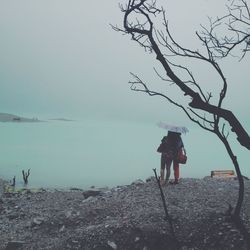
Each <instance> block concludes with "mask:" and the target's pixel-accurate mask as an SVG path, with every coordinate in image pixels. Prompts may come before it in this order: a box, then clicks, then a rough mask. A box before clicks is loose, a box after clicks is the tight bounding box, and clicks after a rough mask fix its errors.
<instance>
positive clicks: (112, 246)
mask: <svg viewBox="0 0 250 250" xmlns="http://www.w3.org/2000/svg"><path fill="white" fill-rule="evenodd" d="M108 245H109V246H110V247H111V248H113V249H117V245H116V244H115V242H113V241H108Z"/></svg>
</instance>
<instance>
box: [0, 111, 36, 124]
mask: <svg viewBox="0 0 250 250" xmlns="http://www.w3.org/2000/svg"><path fill="white" fill-rule="evenodd" d="M0 122H41V120H38V118H26V117H21V116H18V115H12V114H8V113H0Z"/></svg>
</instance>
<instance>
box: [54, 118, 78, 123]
mask: <svg viewBox="0 0 250 250" xmlns="http://www.w3.org/2000/svg"><path fill="white" fill-rule="evenodd" d="M50 120H54V121H62V122H73V121H74V120H71V119H67V118H53V119H50Z"/></svg>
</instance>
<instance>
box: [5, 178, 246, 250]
mask: <svg viewBox="0 0 250 250" xmlns="http://www.w3.org/2000/svg"><path fill="white" fill-rule="evenodd" d="M1 186H3V183H2V184H1V182H0V187H1ZM3 191H4V190H3V189H2V193H1V190H0V249H29V250H31V249H36V250H38V249H58V250H59V249H60V250H63V249H84V250H85V249H86V250H88V249H98V250H108V249H110V250H112V249H118V250H119V249H121V250H123V249H124V250H126V249H131V250H132V249H141V250H161V249H174V248H175V246H176V241H175V239H174V237H173V235H172V234H171V230H170V226H169V223H168V221H166V220H165V213H164V210H163V204H162V200H161V196H160V191H159V188H158V185H157V182H156V180H155V178H153V177H152V178H149V179H148V180H147V181H136V182H134V183H132V184H131V185H127V186H118V187H116V188H112V189H108V190H94V189H91V190H88V191H83V190H79V189H73V190H68V191H59V190H53V191H48V190H47V191H46V190H38V191H36V192H34V191H30V190H22V191H19V192H13V191H12V192H3ZM163 192H164V195H165V198H166V203H167V208H168V212H169V215H170V216H171V218H172V223H173V228H174V234H175V235H174V236H175V237H176V239H177V240H178V243H179V245H178V246H179V249H183V250H184V249H197V250H198V249H199V250H200V249H237V250H239V249H247V247H246V242H245V240H244V238H243V236H242V235H241V233H240V232H239V230H238V229H237V228H236V227H235V225H234V224H233V223H232V222H231V220H230V219H229V216H228V215H227V212H228V209H229V207H230V206H229V204H231V205H232V206H234V205H235V203H236V200H237V194H238V182H237V180H234V179H213V178H210V177H207V178H204V179H188V178H187V179H181V180H180V183H179V184H177V185H170V184H168V185H166V186H164V187H163ZM242 218H243V219H244V223H245V226H246V228H247V229H248V231H249V232H250V181H247V180H246V181H245V199H244V205H243V209H242Z"/></svg>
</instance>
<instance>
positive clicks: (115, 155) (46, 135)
mask: <svg viewBox="0 0 250 250" xmlns="http://www.w3.org/2000/svg"><path fill="white" fill-rule="evenodd" d="M189 130H190V132H189V133H188V134H187V135H183V141H184V144H185V147H186V150H187V153H188V162H187V164H186V165H182V166H181V177H197V178H202V177H204V176H207V175H210V171H211V170H218V169H233V165H232V164H231V162H230V159H229V158H228V156H227V154H226V152H225V149H224V148H223V145H222V144H221V143H220V142H219V141H218V139H217V138H216V137H215V136H214V135H212V134H210V133H208V132H205V131H203V130H201V129H198V128H189ZM164 134H165V131H164V130H163V129H160V128H158V127H157V126H156V125H155V124H150V123H136V122H124V121H120V122H119V121H73V122H61V121H50V122H41V123H0V138H1V141H0V152H1V157H0V177H3V178H6V179H8V180H10V179H12V178H13V176H16V179H17V184H18V185H22V174H21V171H22V170H25V171H27V170H28V169H31V174H30V178H29V185H30V186H32V187H56V188H68V187H79V188H87V187H90V186H92V185H94V186H96V187H104V186H109V187H111V186H115V185H121V184H130V183H131V182H132V181H134V180H136V179H145V178H147V177H149V176H152V175H153V171H152V169H153V168H157V169H159V161H160V154H158V153H157V152H156V148H157V147H158V145H159V143H160V140H161V138H162V137H163V136H164ZM233 139H234V138H233ZM233 146H234V149H235V153H236V155H238V159H239V162H240V165H241V168H242V172H243V174H244V175H247V176H250V170H249V167H248V162H249V160H248V155H249V152H248V151H247V150H245V149H244V148H242V147H240V146H238V145H237V143H233Z"/></svg>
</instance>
